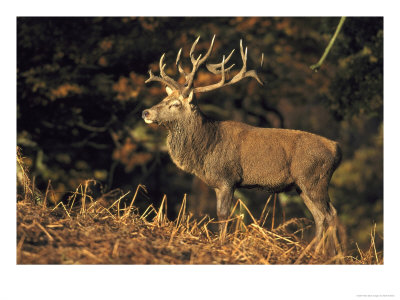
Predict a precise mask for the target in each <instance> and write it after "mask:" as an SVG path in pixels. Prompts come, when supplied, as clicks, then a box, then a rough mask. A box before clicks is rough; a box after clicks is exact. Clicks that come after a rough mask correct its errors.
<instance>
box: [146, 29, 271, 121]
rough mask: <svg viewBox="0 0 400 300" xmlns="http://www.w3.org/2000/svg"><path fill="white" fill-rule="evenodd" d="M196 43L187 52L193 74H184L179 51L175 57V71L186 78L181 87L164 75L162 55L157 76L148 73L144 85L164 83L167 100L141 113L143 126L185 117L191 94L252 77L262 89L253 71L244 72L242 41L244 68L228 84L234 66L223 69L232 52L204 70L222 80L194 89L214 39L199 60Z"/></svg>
mask: <svg viewBox="0 0 400 300" xmlns="http://www.w3.org/2000/svg"><path fill="white" fill-rule="evenodd" d="M199 39H200V37H198V38H197V39H196V40H195V41H194V43H193V45H192V47H191V49H190V54H189V56H190V60H191V63H192V71H191V72H190V73H186V72H185V70H184V69H183V68H182V65H181V62H180V57H181V53H182V48H181V49H180V50H179V52H178V55H177V57H176V66H177V68H178V71H179V73H180V74H181V75H182V76H184V78H185V83H184V84H181V83H179V82H178V81H175V80H174V79H172V78H171V77H169V76H168V75H167V74H166V73H165V71H164V69H165V66H166V65H165V64H164V58H165V53H164V54H163V55H162V56H161V59H160V76H155V75H154V74H153V73H152V71H151V70H150V71H149V75H150V77H149V78H148V79H147V80H146V81H145V83H148V82H151V81H159V82H161V83H163V84H164V85H165V90H166V92H167V94H168V96H167V97H166V98H164V99H163V100H162V101H161V102H160V103H159V104H157V105H155V106H153V107H152V108H150V109H146V110H144V111H143V114H142V117H143V119H144V121H145V122H146V123H158V124H165V123H168V122H172V121H177V120H179V119H180V118H185V117H187V116H188V113H190V112H191V111H193V110H195V109H196V106H195V105H194V104H193V102H192V100H193V98H194V96H193V94H194V93H203V92H208V91H212V90H216V89H219V88H221V87H224V86H227V85H231V84H234V83H236V82H238V81H240V80H242V79H243V78H246V77H253V78H254V79H256V80H257V81H258V82H259V83H260V84H261V85H262V84H263V83H262V81H261V80H260V78H259V77H258V75H257V73H256V71H255V70H250V71H247V67H246V63H247V47H246V49H245V50H243V44H242V40H240V54H241V56H242V61H243V66H242V68H241V70H240V71H239V72H238V73H237V74H236V75H235V76H233V77H232V78H231V79H230V80H228V81H227V77H228V74H227V73H228V71H230V70H231V69H232V68H233V67H234V64H232V65H231V66H230V67H226V64H227V63H228V62H229V60H230V58H231V57H232V55H233V53H234V51H235V50H232V51H231V53H230V54H229V55H228V56H227V57H226V58H225V55H224V56H223V57H222V62H221V63H217V64H208V63H207V64H206V68H207V69H208V71H210V72H211V73H213V74H215V75H221V80H220V81H219V82H218V83H215V84H212V85H208V86H204V87H194V86H193V82H194V78H195V75H196V72H197V70H198V69H199V67H200V66H201V65H203V64H204V63H205V62H206V61H207V59H208V58H209V56H210V54H211V51H212V49H213V46H214V40H215V35H214V36H213V38H212V41H211V45H210V47H209V49H208V51H207V52H206V54H205V55H204V57H202V54H200V55H199V56H198V57H197V58H195V57H194V54H193V53H194V50H195V48H196V45H197V43H198V41H199ZM263 57H264V56H263V55H262V57H261V65H262V63H263Z"/></svg>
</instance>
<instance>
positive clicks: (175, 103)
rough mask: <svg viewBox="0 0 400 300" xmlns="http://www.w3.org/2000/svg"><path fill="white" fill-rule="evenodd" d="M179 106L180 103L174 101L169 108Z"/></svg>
mask: <svg viewBox="0 0 400 300" xmlns="http://www.w3.org/2000/svg"><path fill="white" fill-rule="evenodd" d="M179 106H181V102H180V101H174V102H172V103H171V104H170V106H169V108H172V107H179Z"/></svg>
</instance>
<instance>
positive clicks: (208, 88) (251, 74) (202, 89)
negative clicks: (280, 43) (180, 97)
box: [194, 40, 264, 93]
mask: <svg viewBox="0 0 400 300" xmlns="http://www.w3.org/2000/svg"><path fill="white" fill-rule="evenodd" d="M232 53H233V51H232V52H231V54H230V55H229V57H228V59H229V58H230V56H231V55H232ZM240 55H241V56H242V61H243V66H242V69H241V70H240V71H239V73H237V74H236V75H235V76H234V77H233V78H232V79H231V80H230V81H229V82H225V73H226V72H227V71H228V70H230V69H231V68H232V66H231V67H229V68H228V69H226V70H225V64H226V62H227V60H228V59H227V60H225V56H224V57H223V59H222V63H221V64H215V65H211V67H210V68H209V67H208V66H207V68H208V69H209V71H210V72H212V73H214V74H221V75H222V78H221V81H220V82H218V83H216V84H212V85H209V86H205V87H197V88H195V89H194V92H197V93H202V92H208V91H212V90H215V89H217V88H220V87H223V86H227V85H231V84H234V83H236V82H238V81H240V80H242V79H243V78H245V77H253V78H254V79H256V80H257V81H258V83H260V84H261V85H263V83H262V81H261V80H260V78H259V77H258V75H257V73H256V71H255V70H250V71H247V65H246V64H247V47H246V49H245V50H243V42H242V40H240ZM263 60H264V55H263V56H262V61H263ZM214 66H215V67H214ZM217 68H221V71H218V69H217Z"/></svg>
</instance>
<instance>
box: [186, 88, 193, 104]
mask: <svg viewBox="0 0 400 300" xmlns="http://www.w3.org/2000/svg"><path fill="white" fill-rule="evenodd" d="M186 99H187V101H188V102H189V103H190V102H192V100H193V90H191V91H190V94H189V96H188V97H187V98H186Z"/></svg>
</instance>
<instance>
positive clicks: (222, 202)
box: [215, 186, 234, 232]
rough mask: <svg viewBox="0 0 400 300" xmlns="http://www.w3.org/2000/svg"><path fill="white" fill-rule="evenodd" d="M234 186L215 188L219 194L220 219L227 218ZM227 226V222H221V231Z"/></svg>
mask: <svg viewBox="0 0 400 300" xmlns="http://www.w3.org/2000/svg"><path fill="white" fill-rule="evenodd" d="M233 193H234V188H233V187H229V186H223V187H219V188H216V189H215V194H216V195H217V216H218V221H224V220H227V219H228V217H229V211H230V208H231V203H232V199H233ZM225 227H226V223H220V224H219V231H220V232H222V231H223V230H224V229H225Z"/></svg>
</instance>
